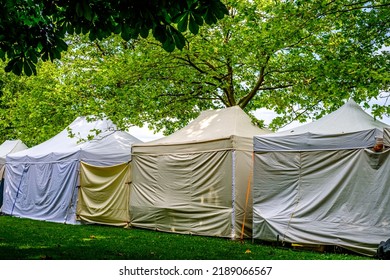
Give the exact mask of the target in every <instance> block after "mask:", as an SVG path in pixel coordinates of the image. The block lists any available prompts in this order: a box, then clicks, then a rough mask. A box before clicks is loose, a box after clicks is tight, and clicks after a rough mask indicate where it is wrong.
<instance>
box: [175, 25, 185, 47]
mask: <svg viewBox="0 0 390 280" xmlns="http://www.w3.org/2000/svg"><path fill="white" fill-rule="evenodd" d="M173 39H174V40H175V44H176V47H177V48H178V49H179V50H182V49H183V48H184V46H185V44H186V40H185V38H184V36H183V34H181V33H180V32H177V31H176V30H175V32H173Z"/></svg>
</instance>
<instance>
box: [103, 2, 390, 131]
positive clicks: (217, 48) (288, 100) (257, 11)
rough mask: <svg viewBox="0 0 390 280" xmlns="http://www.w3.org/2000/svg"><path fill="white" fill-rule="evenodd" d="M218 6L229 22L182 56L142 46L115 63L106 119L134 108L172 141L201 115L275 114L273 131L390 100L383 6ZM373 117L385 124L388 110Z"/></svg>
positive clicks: (389, 5) (191, 40)
mask: <svg viewBox="0 0 390 280" xmlns="http://www.w3.org/2000/svg"><path fill="white" fill-rule="evenodd" d="M226 6H227V7H228V9H229V16H227V17H225V18H224V19H223V20H221V21H219V22H218V23H217V25H215V26H213V27H211V28H205V29H202V30H201V31H200V32H199V35H198V36H193V35H191V34H187V37H186V39H187V41H186V45H185V47H184V48H183V50H182V51H174V52H172V53H164V52H162V51H161V49H160V48H159V47H158V45H157V44H156V42H154V41H153V40H142V41H139V42H137V43H136V44H134V45H133V47H132V48H128V49H127V50H124V52H123V53H121V54H119V56H120V57H121V59H119V60H118V55H117V56H115V57H116V58H115V59H116V61H115V67H117V73H118V75H117V76H115V75H112V76H111V79H113V80H115V81H117V82H118V83H117V84H118V85H120V86H118V87H116V88H115V87H111V90H112V91H111V92H112V93H113V98H112V99H107V103H106V105H105V106H106V107H105V108H106V109H107V113H108V114H110V112H114V107H112V108H109V107H108V104H110V101H109V100H111V101H112V100H115V102H114V104H119V103H121V102H122V104H125V102H129V100H132V101H131V103H129V104H133V102H135V103H134V104H138V105H139V106H143V109H144V111H143V113H142V115H143V116H144V119H145V120H147V121H148V122H149V123H152V124H153V125H154V127H155V128H157V129H161V128H165V129H167V132H172V131H173V130H175V129H177V128H178V127H180V126H183V125H185V124H186V123H187V122H188V120H189V119H191V118H192V117H193V116H194V114H196V113H198V112H199V111H201V110H204V109H206V108H216V107H226V106H234V105H238V106H240V107H242V108H245V110H246V111H248V112H249V111H253V110H256V109H258V108H268V109H271V110H274V111H275V112H276V113H278V114H280V117H279V118H276V119H275V120H274V121H273V123H272V124H271V128H273V129H276V128H278V127H280V126H282V125H284V124H286V123H288V122H290V121H292V120H300V121H305V120H307V118H308V117H320V116H321V115H323V114H325V113H327V112H330V111H332V110H334V109H336V108H338V107H339V106H340V105H342V104H343V103H344V102H345V101H346V100H347V99H349V98H354V99H355V100H356V101H357V102H359V103H361V104H363V105H365V106H366V105H367V102H368V101H369V100H370V99H372V98H377V97H378V96H379V95H380V94H381V93H382V92H386V91H389V85H390V64H389V51H388V49H386V46H387V47H388V46H389V34H390V21H389V20H388V19H389V18H390V1H356V0H334V1H330V0H329V1H319V0H308V1H307V0H305V1H267V0H263V1H246V0H232V1H226ZM182 28H183V30H184V29H185V28H186V27H185V26H183V27H182ZM109 59H111V58H107V61H109ZM122 62H123V63H122ZM109 64H111V63H109ZM116 91H121V92H122V94H121V95H120V96H116V95H115V92H116ZM119 99H122V101H120V100H119ZM374 109H375V110H374V114H376V115H380V114H386V113H387V114H390V109H389V107H388V106H387V107H377V108H374ZM116 114H118V113H117V112H116Z"/></svg>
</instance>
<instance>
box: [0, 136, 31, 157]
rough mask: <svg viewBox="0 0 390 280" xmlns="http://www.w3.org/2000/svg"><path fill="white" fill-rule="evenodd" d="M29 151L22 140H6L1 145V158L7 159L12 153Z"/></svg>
mask: <svg viewBox="0 0 390 280" xmlns="http://www.w3.org/2000/svg"><path fill="white" fill-rule="evenodd" d="M25 149H27V146H26V145H25V144H24V143H23V142H22V141H20V140H6V141H4V142H3V144H1V145H0V158H5V157H6V155H8V154H10V153H15V152H18V151H21V150H25Z"/></svg>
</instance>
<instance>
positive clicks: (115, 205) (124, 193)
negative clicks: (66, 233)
mask: <svg viewBox="0 0 390 280" xmlns="http://www.w3.org/2000/svg"><path fill="white" fill-rule="evenodd" d="M130 181H131V165H130V163H123V164H119V165H115V166H93V165H90V164H87V163H85V162H81V166H80V188H79V195H78V202H77V211H76V215H77V219H79V220H81V221H86V222H90V223H98V224H106V225H114V226H127V225H128V224H129V192H130V190H129V185H130Z"/></svg>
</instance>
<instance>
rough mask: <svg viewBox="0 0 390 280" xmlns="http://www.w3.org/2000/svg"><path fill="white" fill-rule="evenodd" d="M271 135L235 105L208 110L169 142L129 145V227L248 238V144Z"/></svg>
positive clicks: (249, 225) (250, 146)
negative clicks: (255, 138) (131, 159)
mask: <svg viewBox="0 0 390 280" xmlns="http://www.w3.org/2000/svg"><path fill="white" fill-rule="evenodd" d="M263 133H269V131H266V130H261V129H260V128H258V127H256V126H255V125H253V124H252V122H251V119H250V118H249V116H248V115H247V114H246V113H245V112H244V111H243V110H242V109H241V108H240V107H238V106H235V107H231V108H226V109H220V110H208V111H204V112H202V113H201V114H200V116H199V117H198V118H196V119H195V120H193V121H192V122H191V123H190V124H189V125H187V126H186V127H184V128H183V129H181V130H179V131H177V132H176V133H173V134H171V135H169V136H167V137H164V138H161V139H158V140H155V141H151V142H146V143H141V144H134V145H133V154H132V156H133V157H132V158H133V181H132V187H131V189H130V220H131V226H134V227H142V228H147V229H153V230H161V231H167V232H177V233H187V234H196V235H207V236H222V237H229V238H237V237H240V236H241V235H243V236H244V237H248V236H251V235H252V230H251V226H252V211H251V209H252V207H251V205H252V201H251V197H250V193H249V192H248V190H249V189H250V188H248V184H250V179H251V171H252V151H253V149H252V145H253V144H252V143H253V141H252V139H253V136H254V135H258V134H263Z"/></svg>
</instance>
